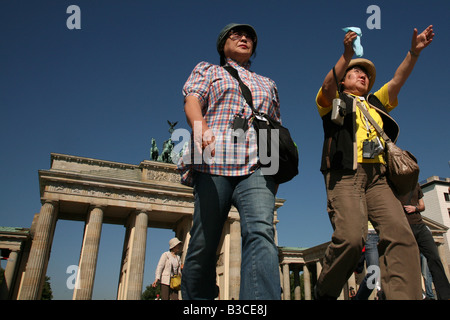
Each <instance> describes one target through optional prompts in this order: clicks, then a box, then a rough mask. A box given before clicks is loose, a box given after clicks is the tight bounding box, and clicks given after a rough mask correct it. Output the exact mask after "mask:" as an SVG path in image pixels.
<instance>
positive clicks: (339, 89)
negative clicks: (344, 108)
mask: <svg viewBox="0 0 450 320" xmlns="http://www.w3.org/2000/svg"><path fill="white" fill-rule="evenodd" d="M333 76H334V81H336V90H337V92H338V94H339V97H340V96H341V94H342V92H341V86H340V85H339V81H338V79H337V75H336V68H335V67H333Z"/></svg>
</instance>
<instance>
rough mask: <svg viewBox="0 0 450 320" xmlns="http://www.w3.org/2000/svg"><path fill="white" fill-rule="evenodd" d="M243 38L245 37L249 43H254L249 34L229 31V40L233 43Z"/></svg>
mask: <svg viewBox="0 0 450 320" xmlns="http://www.w3.org/2000/svg"><path fill="white" fill-rule="evenodd" d="M244 36H245V38H246V39H247V40H250V41H252V42H255V38H254V37H253V36H252V35H251V34H248V33H247V32H245V31H234V30H231V31H230V39H231V40H233V41H235V40H241V39H242V37H244Z"/></svg>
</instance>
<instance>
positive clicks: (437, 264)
mask: <svg viewBox="0 0 450 320" xmlns="http://www.w3.org/2000/svg"><path fill="white" fill-rule="evenodd" d="M397 197H398V199H399V200H400V202H401V203H402V205H403V209H404V211H405V215H406V218H407V219H408V222H409V225H410V227H411V229H412V231H413V234H414V237H415V239H416V241H417V245H418V246H419V251H420V253H421V254H423V255H424V256H425V258H426V259H427V265H428V268H429V270H430V272H431V276H432V279H433V283H434V288H435V289H436V294H437V298H438V300H448V299H450V284H449V282H448V279H447V276H446V274H445V270H444V266H443V265H442V262H441V258H440V256H439V252H438V249H437V246H436V243H435V242H434V239H433V235H432V234H431V231H430V229H429V228H428V227H427V225H426V224H425V222H424V221H423V220H422V215H421V212H423V211H425V202H424V201H423V192H422V189H421V188H420V185H419V184H417V186H416V188H415V189H414V190H412V191H411V193H409V194H405V195H403V196H397Z"/></svg>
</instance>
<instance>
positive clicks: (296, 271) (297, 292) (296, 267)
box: [292, 264, 302, 300]
mask: <svg viewBox="0 0 450 320" xmlns="http://www.w3.org/2000/svg"><path fill="white" fill-rule="evenodd" d="M292 269H293V272H294V299H295V300H301V299H302V294H301V288H300V266H299V265H298V264H295V265H294V266H293V267H292Z"/></svg>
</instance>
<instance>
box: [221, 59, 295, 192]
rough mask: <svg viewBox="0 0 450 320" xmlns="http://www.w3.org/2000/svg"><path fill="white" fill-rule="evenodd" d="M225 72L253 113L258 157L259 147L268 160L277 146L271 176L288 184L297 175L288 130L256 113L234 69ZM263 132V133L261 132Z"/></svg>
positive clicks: (293, 143)
mask: <svg viewBox="0 0 450 320" xmlns="http://www.w3.org/2000/svg"><path fill="white" fill-rule="evenodd" d="M224 69H225V70H227V71H228V72H229V73H230V74H231V75H232V76H233V77H234V78H235V79H236V80H237V81H238V82H239V86H240V88H241V92H242V95H243V96H244V98H245V101H246V102H247V104H248V105H249V106H250V108H251V109H252V112H253V117H252V118H253V120H252V124H253V127H254V128H255V131H256V134H257V137H258V138H257V140H258V155H259V153H260V149H261V146H264V149H265V150H267V156H268V157H269V158H270V157H271V155H272V145H274V146H276V145H277V144H278V159H279V161H278V164H279V167H278V170H277V173H275V174H274V175H273V177H274V179H275V182H276V183H277V184H281V183H284V182H288V181H289V180H291V179H292V178H294V177H295V176H296V175H297V174H298V159H299V157H298V148H297V145H296V144H295V142H294V141H293V140H292V138H291V134H290V133H289V130H288V129H287V128H285V127H283V126H282V125H281V123H279V122H278V121H276V120H275V119H272V118H270V117H269V116H268V115H267V114H265V113H261V112H258V111H257V110H256V109H255V108H254V107H253V99H252V94H251V91H250V89H249V88H248V87H247V86H246V85H245V84H244V83H243V82H242V80H241V78H240V77H239V74H238V72H237V70H236V69H234V68H233V67H231V66H225V67H224ZM264 130H265V132H263V131H264ZM272 140H273V141H272ZM260 165H261V166H262V167H269V166H270V163H268V164H263V163H261V156H260Z"/></svg>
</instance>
